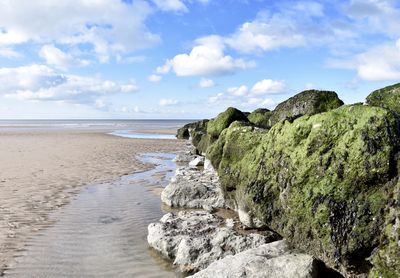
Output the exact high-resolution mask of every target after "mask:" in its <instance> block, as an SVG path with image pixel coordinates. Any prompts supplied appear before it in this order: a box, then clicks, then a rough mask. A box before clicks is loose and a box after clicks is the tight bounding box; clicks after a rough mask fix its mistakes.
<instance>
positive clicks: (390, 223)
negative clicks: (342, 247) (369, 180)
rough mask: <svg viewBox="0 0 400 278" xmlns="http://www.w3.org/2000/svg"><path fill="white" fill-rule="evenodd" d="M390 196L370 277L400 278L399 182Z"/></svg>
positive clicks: (373, 257)
mask: <svg viewBox="0 0 400 278" xmlns="http://www.w3.org/2000/svg"><path fill="white" fill-rule="evenodd" d="M391 196H392V198H391V200H389V202H388V205H387V208H386V211H387V214H386V217H385V224H384V228H383V233H382V234H381V242H380V246H379V248H378V251H377V252H375V253H374V254H373V256H372V264H373V268H372V271H371V274H370V276H371V277H400V180H399V181H398V182H397V185H396V187H395V188H394V191H393V193H392V194H391Z"/></svg>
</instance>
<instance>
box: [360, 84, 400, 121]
mask: <svg viewBox="0 0 400 278" xmlns="http://www.w3.org/2000/svg"><path fill="white" fill-rule="evenodd" d="M367 104H368V105H372V106H378V107H383V108H386V109H389V110H392V111H395V112H396V113H397V114H400V83H398V84H395V85H392V86H388V87H385V88H382V89H379V90H376V91H374V92H372V93H371V94H370V95H369V96H368V97H367Z"/></svg>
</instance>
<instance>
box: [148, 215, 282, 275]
mask: <svg viewBox="0 0 400 278" xmlns="http://www.w3.org/2000/svg"><path fill="white" fill-rule="evenodd" d="M148 232H149V233H148V236H147V240H148V242H149V244H150V246H151V247H153V248H154V249H156V250H158V251H159V252H160V253H161V254H163V255H164V256H165V257H167V258H169V259H171V260H173V262H174V265H175V266H177V267H178V268H179V269H180V271H183V272H196V271H198V270H201V269H205V268H206V267H207V266H208V265H209V264H211V263H212V262H214V261H216V260H218V259H221V258H223V257H225V256H227V255H235V254H237V253H239V252H242V251H245V250H248V249H251V248H255V247H258V246H260V245H263V244H265V243H268V242H271V241H274V240H277V239H278V237H277V235H276V234H274V233H272V232H264V234H255V233H249V234H240V233H239V232H237V231H236V230H235V229H234V220H233V219H229V220H224V219H223V218H221V217H218V216H216V215H214V214H211V213H208V212H205V211H181V212H178V213H168V214H166V215H164V216H163V217H162V218H161V219H160V221H159V222H158V223H153V224H150V225H149V227H148Z"/></svg>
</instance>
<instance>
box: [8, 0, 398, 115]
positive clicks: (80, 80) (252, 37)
mask: <svg viewBox="0 0 400 278" xmlns="http://www.w3.org/2000/svg"><path fill="white" fill-rule="evenodd" d="M398 82H400V1H392V0H350V1H344V0H343V1H331V0H325V1H289V0H281V1H270V0H74V1H70V0H41V1H30V0H0V119H77V118H79V119H96V118H99V119H105V118H110V119H117V118H119V119H200V118H210V117H214V116H216V115H217V114H218V113H219V112H221V111H223V110H224V109H225V108H227V107H229V106H234V107H237V108H239V109H241V110H242V111H252V110H254V109H256V108H259V107H263V108H269V109H273V108H274V107H275V106H276V105H277V104H278V103H280V102H282V101H283V100H285V99H287V98H289V97H290V96H293V95H294V94H296V93H299V92H301V91H303V90H307V89H319V90H332V91H336V92H337V93H338V95H339V97H340V98H341V99H342V100H343V101H344V102H345V103H355V102H363V101H364V100H365V97H366V96H367V95H368V94H369V93H370V92H371V91H373V90H375V89H378V88H381V87H384V86H387V85H391V84H394V83H398Z"/></svg>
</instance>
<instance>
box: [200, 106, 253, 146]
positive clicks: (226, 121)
mask: <svg viewBox="0 0 400 278" xmlns="http://www.w3.org/2000/svg"><path fill="white" fill-rule="evenodd" d="M234 121H244V122H248V121H249V120H248V119H247V117H246V115H245V114H243V112H242V111H240V110H238V109H236V108H233V107H229V108H228V109H226V110H225V111H224V112H222V113H220V114H219V115H218V116H217V117H216V118H215V119H212V120H211V121H210V122H209V123H208V125H207V133H208V134H209V135H210V137H211V139H213V140H216V139H218V137H219V135H220V134H221V132H222V131H223V130H224V129H225V128H227V127H229V125H230V124H231V123H233V122H234Z"/></svg>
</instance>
